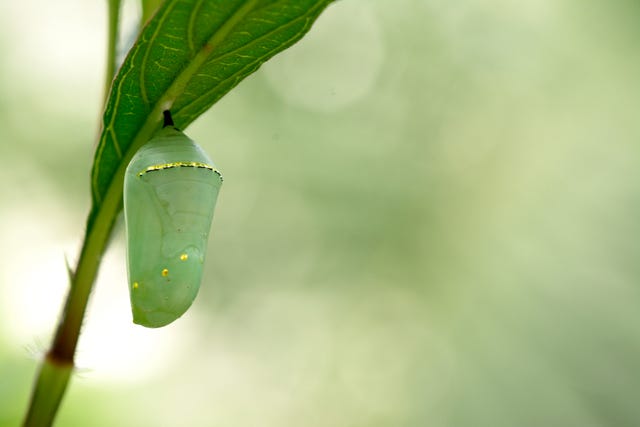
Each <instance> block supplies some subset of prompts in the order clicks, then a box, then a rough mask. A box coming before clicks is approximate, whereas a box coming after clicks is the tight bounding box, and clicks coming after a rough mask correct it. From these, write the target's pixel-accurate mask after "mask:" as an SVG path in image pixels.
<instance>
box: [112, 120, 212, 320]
mask: <svg viewBox="0 0 640 427" xmlns="http://www.w3.org/2000/svg"><path fill="white" fill-rule="evenodd" d="M221 184H222V176H221V175H220V173H219V172H218V170H217V169H216V168H215V166H214V165H213V162H212V161H211V159H210V158H209V156H207V154H206V153H205V152H204V151H203V150H202V149H201V148H200V147H199V146H198V145H197V144H196V143H195V142H193V141H192V140H190V139H189V138H187V137H186V136H185V135H184V134H183V133H182V132H180V131H179V130H178V129H176V128H175V127H173V121H172V119H171V114H170V113H169V112H168V111H165V123H164V128H163V129H162V130H160V131H158V132H157V133H156V135H155V136H154V137H153V138H152V139H151V140H150V141H149V142H148V143H147V144H145V145H144V146H143V147H142V148H140V150H139V151H138V152H137V153H136V154H135V155H134V156H133V159H131V163H129V166H128V167H127V171H126V173H125V178H124V215H125V223H126V234H127V258H128V270H129V294H130V296H131V309H132V312H133V322H134V323H137V324H139V325H142V326H146V327H149V328H158V327H161V326H165V325H167V324H169V323H171V322H173V321H174V320H176V319H177V318H178V317H180V316H182V315H183V314H184V312H185V311H187V309H188V308H189V307H190V306H191V303H192V302H193V300H194V298H195V297H196V294H197V293H198V288H199V287H200V279H201V277H202V267H203V263H204V257H205V251H206V248H207V240H208V236H209V229H210V227H211V220H212V218H213V209H214V208H215V205H216V199H217V197H218V191H219V190H220V186H221Z"/></svg>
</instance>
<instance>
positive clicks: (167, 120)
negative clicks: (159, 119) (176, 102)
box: [162, 110, 174, 128]
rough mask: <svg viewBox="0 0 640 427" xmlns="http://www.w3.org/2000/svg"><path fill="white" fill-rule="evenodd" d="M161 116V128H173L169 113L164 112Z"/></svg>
mask: <svg viewBox="0 0 640 427" xmlns="http://www.w3.org/2000/svg"><path fill="white" fill-rule="evenodd" d="M162 115H163V116H164V123H163V124H162V127H163V128H166V127H167V126H174V124H173V117H171V111H169V110H164V111H163V112H162Z"/></svg>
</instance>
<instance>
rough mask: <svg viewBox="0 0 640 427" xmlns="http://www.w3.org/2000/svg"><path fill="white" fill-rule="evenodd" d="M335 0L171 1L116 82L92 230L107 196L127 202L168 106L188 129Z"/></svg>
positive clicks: (96, 172)
mask: <svg viewBox="0 0 640 427" xmlns="http://www.w3.org/2000/svg"><path fill="white" fill-rule="evenodd" d="M331 1H332V0H209V1H206V0H168V1H166V2H165V3H164V4H163V5H162V6H161V8H160V9H159V10H158V12H157V13H156V15H155V16H154V17H153V19H152V20H151V21H150V22H149V24H148V25H147V26H146V27H145V28H144V29H143V31H142V33H141V34H140V37H139V38H138V41H137V42H136V43H135V45H134V46H133V47H132V49H131V51H130V52H129V55H128V56H127V58H126V59H125V61H124V63H123V65H122V67H121V69H120V71H119V72H118V74H117V76H116V78H115V79H114V81H113V84H112V88H111V94H110V96H109V100H108V102H107V105H106V107H105V113H104V118H103V120H104V123H103V130H102V134H101V137H100V141H99V143H98V147H97V149H96V154H95V159H94V164H93V171H92V177H91V189H92V199H93V207H92V211H91V214H90V216H89V221H88V230H89V229H91V227H92V225H93V223H94V221H95V219H96V217H97V216H98V214H99V213H100V209H101V207H102V206H103V204H104V202H105V200H106V199H109V200H110V201H111V204H112V205H113V203H116V202H117V203H120V200H121V197H122V176H123V174H124V169H125V167H126V165H127V163H128V162H129V160H130V159H131V157H132V156H133V154H134V153H135V152H136V151H137V150H138V148H140V147H141V146H142V145H143V144H144V143H145V142H146V141H147V140H149V138H150V137H151V135H152V134H153V133H154V132H155V131H156V130H157V129H158V128H159V127H160V123H161V118H162V111H163V110H165V109H171V112H172V114H173V118H174V121H175V123H176V126H177V127H179V128H182V129H184V128H185V127H186V126H187V125H188V124H189V123H191V122H192V121H193V120H195V119H196V118H197V117H198V116H199V115H200V114H202V113H203V112H205V111H206V110H207V109H208V108H209V107H211V105H213V104H214V103H215V102H216V101H218V100H219V99H220V98H221V97H222V96H223V95H224V94H226V93H227V92H228V91H229V90H231V89H232V88H233V87H234V86H236V85H237V84H238V83H239V82H240V81H241V80H242V79H244V78H245V77H246V76H248V75H249V74H251V73H253V72H254V71H255V70H257V69H258V67H260V65H261V64H262V63H263V62H265V61H266V60H268V59H269V58H271V57H272V56H273V55H275V54H276V53H278V52H280V51H282V50H284V49H286V48H287V47H289V46H291V45H292V44H293V43H295V42H296V41H298V40H299V39H300V38H301V37H302V36H303V35H304V34H305V33H306V32H307V31H308V30H309V28H310V27H311V24H312V23H313V22H314V21H315V19H316V18H317V17H318V15H319V14H320V13H321V12H322V10H323V9H324V8H325V7H326V6H327V5H328V4H329V3H331ZM112 208H113V206H112ZM115 209H116V211H117V210H118V209H119V206H118V207H116V208H115ZM110 210H111V209H110ZM106 216H107V217H109V216H111V218H104V219H103V220H108V219H110V220H111V221H113V215H106Z"/></svg>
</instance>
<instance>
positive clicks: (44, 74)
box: [0, 0, 640, 427]
mask: <svg viewBox="0 0 640 427" xmlns="http://www.w3.org/2000/svg"><path fill="white" fill-rule="evenodd" d="M102 3H103V2H85V1H82V0H63V1H60V2H55V3H51V2H46V1H44V0H26V1H24V2H10V3H7V4H5V5H4V6H3V13H2V14H0V23H1V24H2V25H0V52H2V58H3V60H2V62H1V63H0V138H1V140H2V144H0V156H1V157H0V158H1V159H2V168H0V178H1V181H0V182H2V184H1V185H0V189H1V190H0V191H1V193H0V196H1V199H0V200H1V201H0V236H2V237H1V238H0V239H1V240H0V241H1V242H2V243H1V244H0V255H1V257H2V260H3V262H2V269H1V270H0V425H1V426H12V425H18V424H19V422H20V420H21V418H22V414H23V412H24V410H25V407H26V405H27V401H28V397H29V393H30V388H31V385H32V381H33V378H34V375H35V371H36V367H37V360H38V358H39V357H40V356H41V353H42V351H44V350H45V349H46V348H47V346H48V344H49V341H50V337H51V333H52V331H53V328H54V324H55V321H56V319H57V316H58V314H59V310H60V306H61V304H62V301H63V298H64V295H65V292H66V286H67V283H66V273H65V268H64V263H65V257H66V258H68V259H69V260H70V261H71V263H72V264H73V263H74V261H75V259H76V256H77V253H78V249H79V244H80V238H81V236H82V233H83V228H84V221H85V217H86V214H87V212H88V209H89V202H90V199H89V181H88V178H89V173H90V168H91V161H92V155H93V148H94V147H93V146H94V141H95V137H96V132H97V121H98V119H99V117H100V108H99V103H100V98H101V88H102V72H103V68H104V67H103V61H104V58H103V57H104V49H105V17H104V13H105V10H106V5H104V4H102ZM135 12H136V11H135V5H134V4H132V2H129V3H127V5H126V13H127V16H128V17H130V18H128V20H127V21H126V24H125V28H131V23H132V22H134V21H135V19H136V18H135ZM638 18H640V4H639V3H637V2H635V1H631V0H626V1H625V0H621V1H614V2H611V1H604V0H600V1H598V0H586V1H585V0H580V1H578V0H523V1H519V2H515V1H500V0H498V1H495V0H461V1H454V2H451V1H446V0H396V1H388V0H341V1H338V2H337V3H335V4H334V5H333V6H331V7H330V8H329V9H328V10H327V11H326V12H325V14H324V15H323V16H321V17H320V19H319V20H318V22H317V24H316V25H315V26H314V28H313V29H312V31H311V32H310V33H309V35H308V36H307V37H306V38H305V39H304V40H303V41H302V42H300V43H299V44H298V45H296V46H294V47H293V48H292V49H290V50H288V51H286V52H285V53H283V54H281V55H279V56H277V57H276V58H274V59H273V60H272V61H270V62H269V63H268V64H266V65H265V66H264V67H263V68H262V69H261V70H260V71H259V72H258V73H256V74H254V75H253V76H252V77H250V78H248V79H247V80H245V81H244V82H243V83H242V84H241V85H240V86H239V87H238V88H237V89H236V90H234V91H233V92H232V93H231V94H229V95H228V96H227V97H225V98H224V99H223V100H222V101H221V102H219V103H218V104H217V105H215V106H214V107H213V108H212V109H211V110H210V111H209V112H208V113H206V114H205V115H204V116H202V117H201V118H200V119H199V120H198V121H197V122H196V123H195V124H194V125H193V126H191V127H190V128H189V129H188V130H187V133H188V134H189V135H190V136H191V137H192V138H194V139H195V140H196V141H199V142H200V143H201V145H203V146H204V147H205V149H206V150H207V151H208V152H209V153H210V154H211V156H212V157H213V158H214V160H215V161H216V163H217V165H218V166H219V167H220V168H221V170H222V171H223V173H224V176H225V183H224V186H223V189H222V193H221V196H220V199H219V200H218V207H217V209H216V214H215V218H214V224H213V228H212V238H211V241H210V252H209V254H208V259H207V263H206V268H207V270H206V274H205V278H204V282H203V285H202V288H201V291H200V295H199V297H198V299H197V300H196V302H195V304H194V306H193V308H192V309H191V310H190V311H189V312H188V313H187V314H186V315H185V316H184V317H183V318H181V319H180V320H179V321H177V322H175V323H174V324H172V325H171V326H169V327H167V328H163V329H160V330H147V329H144V328H141V327H138V326H134V325H133V324H132V323H131V316H130V312H129V305H128V304H129V302H128V296H127V286H126V271H125V259H124V252H125V250H124V246H123V226H122V223H121V222H120V223H119V224H118V227H117V233H116V235H115V236H114V238H113V241H112V243H111V245H110V247H109V249H108V251H107V254H106V255H105V260H104V263H103V266H102V269H101V271H100V277H99V280H98V283H97V285H96V289H95V291H94V294H93V298H92V301H91V304H90V307H89V312H88V317H87V319H86V325H85V329H84V334H83V335H82V336H81V339H80V349H79V353H78V363H79V364H80V367H81V369H80V371H79V372H78V374H77V375H76V376H75V377H74V378H73V380H72V383H71V386H70V389H69V391H68V393H67V395H66V397H65V400H64V402H63V405H62V409H61V412H60V414H59V418H58V423H57V425H59V426H92V427H102V426H115V425H118V426H142V427H146V426H177V425H181V426H182V425H184V426H203V427H207V426H216V427H223V426H229V427H245V426H246V427H248V426H266V427H269V426H273V427H275V426H278V427H288V426H291V427H293V426H295V427H299V426H305V427H342V426H345V427H347V426H348V427H365V426H366V427H376V426H393V427H421V426H425V427H426V426H428V427H440V426H442V427H445V426H465V427H466V426H473V427H476V426H492V427H495V426H580V427H590V426H637V425H640V406H638V404H637V395H636V393H637V392H638V390H639V389H640V284H639V281H640V263H639V262H638V256H639V255H640V246H639V245H638V243H637V242H638V234H639V233H640V226H639V222H640V161H639V158H640V157H639V154H640V153H639V149H638V141H639V138H640V86H639V83H640V53H639V51H638V40H639V36H640V29H639V28H640V27H638V25H637V23H638Z"/></svg>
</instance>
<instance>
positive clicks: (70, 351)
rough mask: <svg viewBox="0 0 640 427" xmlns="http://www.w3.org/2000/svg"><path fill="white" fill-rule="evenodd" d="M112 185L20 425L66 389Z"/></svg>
mask: <svg viewBox="0 0 640 427" xmlns="http://www.w3.org/2000/svg"><path fill="white" fill-rule="evenodd" d="M120 2H121V0H109V5H108V10H109V12H108V13H109V35H108V45H107V63H106V73H105V85H104V87H105V89H104V100H103V103H106V100H107V96H108V94H109V90H110V88H111V81H112V80H113V76H114V74H115V67H116V59H115V58H116V45H117V39H118V24H119V21H120ZM121 175H122V174H121ZM112 188H116V189H117V190H115V191H111V192H108V193H107V195H106V197H105V200H104V202H103V204H102V206H101V208H100V209H99V213H98V215H97V217H96V219H95V222H94V225H93V227H91V229H90V230H88V233H87V235H86V236H85V240H84V243H83V246H82V251H81V253H80V258H79V259H78V264H77V266H76V270H75V272H74V273H71V274H70V281H71V284H70V289H69V294H68V295H67V301H66V303H65V306H64V309H63V311H62V318H61V319H60V323H59V324H58V329H57V331H56V335H55V337H54V339H53V343H52V344H51V348H50V349H49V351H48V352H47V354H46V356H45V358H44V360H43V361H42V364H41V366H40V370H39V372H38V374H37V378H36V382H35V384H34V387H33V394H32V395H31V401H30V402H29V408H28V410H27V413H26V416H25V420H24V423H23V425H24V427H47V426H51V425H52V424H53V421H54V419H55V416H56V413H57V411H58V408H59V407H60V402H62V398H63V396H64V393H65V391H66V389H67V385H68V383H69V378H70V377H71V373H72V372H73V368H74V355H75V352H76V347H77V345H78V338H79V337H80V329H81V327H82V319H83V318H84V314H85V311H86V308H87V303H88V301H89V295H90V294H91V289H92V288H93V282H94V281H95V278H96V275H97V273H98V267H99V266H100V259H101V257H102V254H103V252H104V250H105V248H106V246H107V242H108V240H109V236H110V234H111V230H112V228H113V221H114V218H115V217H116V214H117V213H118V211H119V210H120V208H121V201H122V183H120V184H119V185H116V186H114V187H112ZM94 208H95V207H94Z"/></svg>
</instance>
